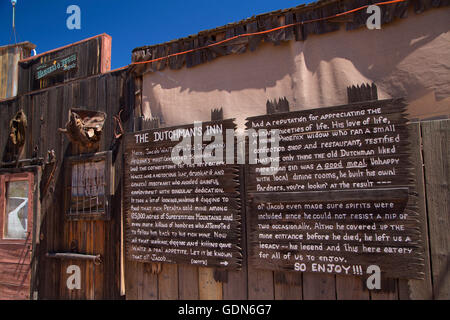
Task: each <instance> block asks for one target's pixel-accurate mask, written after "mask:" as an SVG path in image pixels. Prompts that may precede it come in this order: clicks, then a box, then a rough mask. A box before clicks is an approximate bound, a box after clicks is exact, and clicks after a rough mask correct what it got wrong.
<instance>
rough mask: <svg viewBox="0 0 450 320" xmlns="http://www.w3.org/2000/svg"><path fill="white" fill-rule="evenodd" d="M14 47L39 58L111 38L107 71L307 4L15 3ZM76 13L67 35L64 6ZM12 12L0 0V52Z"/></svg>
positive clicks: (210, 0)
mask: <svg viewBox="0 0 450 320" xmlns="http://www.w3.org/2000/svg"><path fill="white" fill-rule="evenodd" d="M17 1H18V2H17V5H16V8H17V9H16V30H17V35H18V39H17V40H18V41H31V42H32V43H34V44H36V45H37V48H36V50H37V53H42V52H44V51H48V50H51V49H54V48H57V47H61V46H64V45H67V44H69V43H72V42H76V41H79V40H82V39H84V38H88V37H91V36H94V35H97V34H101V33H107V34H109V35H110V36H112V64H111V67H112V69H116V68H119V67H122V66H125V65H127V64H129V63H130V61H131V51H132V50H133V49H134V48H136V47H141V46H145V45H151V44H157V43H161V42H166V41H169V40H173V39H178V38H183V37H185V36H188V35H191V34H196V33H198V32H199V31H201V30H206V29H212V28H215V27H219V26H222V25H225V24H227V23H231V22H237V21H239V20H242V19H246V18H248V17H251V16H254V15H258V14H261V13H265V12H269V11H274V10H279V9H286V8H290V7H295V6H297V5H300V4H302V3H309V2H313V1H311V0H227V1H223V0H191V1H187V0H184V1H183V0H172V1H152V0H148V1H137V0H123V1H120V0H17ZM72 4H74V5H78V6H79V7H80V9H81V30H69V29H68V28H67V27H66V20H67V18H68V17H69V15H68V14H67V13H66V9H67V7H68V6H69V5H72ZM11 24H12V6H11V1H10V0H0V46H1V45H7V44H9V43H10V42H9V39H10V37H11V29H12V28H11Z"/></svg>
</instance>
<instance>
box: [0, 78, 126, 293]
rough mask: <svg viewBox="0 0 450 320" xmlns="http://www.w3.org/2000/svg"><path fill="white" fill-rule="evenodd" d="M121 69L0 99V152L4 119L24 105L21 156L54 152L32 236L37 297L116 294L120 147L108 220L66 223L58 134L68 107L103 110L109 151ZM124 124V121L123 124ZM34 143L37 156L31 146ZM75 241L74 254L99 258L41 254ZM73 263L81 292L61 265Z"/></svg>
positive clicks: (62, 144) (122, 90)
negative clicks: (51, 171) (72, 287)
mask: <svg viewBox="0 0 450 320" xmlns="http://www.w3.org/2000/svg"><path fill="white" fill-rule="evenodd" d="M129 84H130V81H129V79H128V78H127V72H126V70H121V71H116V72H111V73H106V74H101V75H98V76H93V77H88V78H85V79H82V80H76V81H73V82H71V83H69V84H65V85H60V86H54V87H52V88H49V89H44V90H40V91H37V92H33V93H29V94H24V95H21V96H19V97H18V98H17V99H12V100H8V101H4V102H0V152H3V150H4V149H5V144H6V139H7V137H8V130H9V120H10V119H11V118H12V117H13V116H14V114H15V113H16V112H17V111H18V110H20V109H23V110H24V111H25V113H26V115H27V117H28V128H27V141H26V145H25V154H24V156H23V157H24V158H31V157H32V156H38V157H43V158H45V157H46V154H47V150H52V149H53V150H55V154H56V161H57V163H56V165H57V166H56V171H55V174H54V177H55V179H54V182H53V184H54V186H53V188H54V191H53V190H52V188H51V189H50V190H49V192H48V193H47V194H48V196H46V197H44V198H43V199H42V203H41V219H40V221H35V223H40V230H41V231H40V234H39V235H38V236H37V239H36V241H37V242H38V243H37V246H36V252H35V253H34V254H35V256H36V257H37V259H38V265H37V271H36V272H37V276H36V279H35V280H36V281H37V284H36V287H37V291H38V298H39V299H119V298H120V254H121V252H120V239H121V234H120V230H121V175H122V156H121V154H122V150H121V149H122V146H121V145H120V146H119V150H118V152H117V157H116V158H115V162H114V164H113V165H114V176H115V181H114V194H113V197H112V205H111V207H112V211H111V219H110V220H109V221H65V220H64V211H63V205H64V204H63V201H62V199H63V188H64V185H63V183H64V176H63V175H64V166H63V162H64V157H65V156H67V155H70V149H71V148H70V146H69V141H68V139H67V137H66V136H65V135H64V134H62V133H59V132H58V128H64V126H65V124H66V122H67V120H68V119H67V118H68V112H69V109H70V108H76V107H83V108H86V109H89V110H98V111H103V112H105V113H106V114H107V119H106V122H105V126H104V133H103V136H102V140H101V145H100V150H99V151H106V150H109V149H110V147H111V144H112V142H113V137H114V135H113V130H114V120H113V116H114V115H117V114H118V112H119V110H120V109H124V110H125V112H123V113H122V119H125V118H126V117H127V116H126V113H127V110H129V107H130V106H129V99H128V97H129V96H130V95H129V94H128V93H129V92H130V91H129V90H128V85H129ZM124 125H125V127H126V126H127V123H126V122H125V123H124ZM36 147H37V150H38V151H37V154H35V155H33V150H34V149H35V148H36ZM73 240H76V241H77V243H78V249H77V252H79V253H85V254H94V255H97V254H100V255H101V257H102V260H103V262H102V263H101V264H100V265H95V266H94V265H93V262H91V261H80V260H78V261H73V260H59V259H51V258H48V257H46V253H48V252H70V251H71V247H70V245H71V243H72V241H73ZM70 264H76V265H78V266H80V268H81V271H82V272H81V273H82V274H81V276H82V286H81V288H82V289H81V290H73V291H71V292H69V290H67V287H66V279H67V277H68V274H67V273H66V268H67V266H68V265H70Z"/></svg>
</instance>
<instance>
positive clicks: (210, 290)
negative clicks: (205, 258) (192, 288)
mask: <svg viewBox="0 0 450 320" xmlns="http://www.w3.org/2000/svg"><path fill="white" fill-rule="evenodd" d="M198 282H199V288H198V290H199V297H200V300H222V283H221V282H217V281H215V280H214V269H213V268H205V267H199V268H198Z"/></svg>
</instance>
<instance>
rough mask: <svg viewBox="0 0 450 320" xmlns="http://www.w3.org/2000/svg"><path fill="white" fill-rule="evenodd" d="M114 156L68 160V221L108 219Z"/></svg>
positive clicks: (101, 154)
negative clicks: (112, 158)
mask: <svg viewBox="0 0 450 320" xmlns="http://www.w3.org/2000/svg"><path fill="white" fill-rule="evenodd" d="M111 178H112V168H111V152H102V153H96V154H91V155H82V156H76V157H69V158H67V159H66V179H65V181H66V217H67V218H69V219H72V220H76V219H94V220H98V219H100V220H101V219H109V212H108V205H109V201H110V196H111V185H112V183H111V181H112V179H111Z"/></svg>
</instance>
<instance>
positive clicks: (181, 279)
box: [178, 264, 200, 300]
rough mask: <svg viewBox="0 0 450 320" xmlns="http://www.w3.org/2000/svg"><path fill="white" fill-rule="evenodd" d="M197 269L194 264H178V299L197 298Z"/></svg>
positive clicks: (198, 284)
mask: <svg viewBox="0 0 450 320" xmlns="http://www.w3.org/2000/svg"><path fill="white" fill-rule="evenodd" d="M199 286H200V283H199V270H198V267H196V266H191V265H186V264H180V265H179V266H178V291H179V298H180V300H198V299H199Z"/></svg>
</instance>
